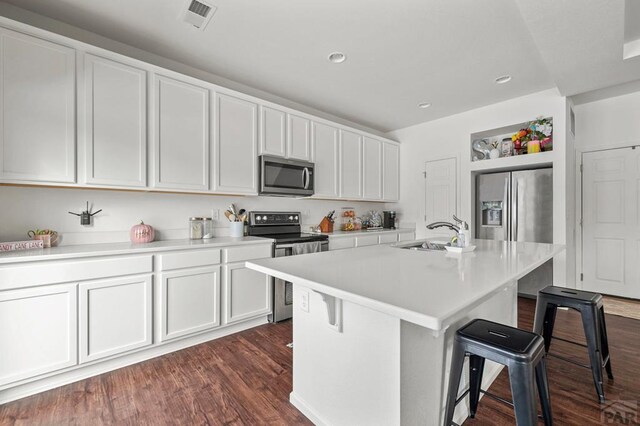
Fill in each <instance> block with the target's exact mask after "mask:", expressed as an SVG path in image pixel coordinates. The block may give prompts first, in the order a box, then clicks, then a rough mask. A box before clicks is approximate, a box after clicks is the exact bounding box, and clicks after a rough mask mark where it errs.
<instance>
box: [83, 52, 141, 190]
mask: <svg viewBox="0 0 640 426" xmlns="http://www.w3.org/2000/svg"><path fill="white" fill-rule="evenodd" d="M84 64H85V124H86V129H85V137H84V143H85V156H86V182H87V183H92V184H97V185H116V186H146V184H147V73H146V71H144V70H141V69H138V68H134V67H131V66H128V65H124V64H121V63H118V62H114V61H111V60H108V59H104V58H99V57H96V56H92V55H86V56H85V61H84Z"/></svg>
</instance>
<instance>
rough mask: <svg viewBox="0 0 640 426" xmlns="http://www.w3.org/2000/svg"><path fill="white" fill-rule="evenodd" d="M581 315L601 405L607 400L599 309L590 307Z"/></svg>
mask: <svg viewBox="0 0 640 426" xmlns="http://www.w3.org/2000/svg"><path fill="white" fill-rule="evenodd" d="M581 314H582V325H583V327H584V334H585V337H586V338H587V349H588V351H589V360H590V364H591V372H592V374H593V383H594V385H595V386H596V392H597V393H598V398H599V399H600V403H604V402H605V398H604V389H603V386H602V351H601V348H600V326H599V323H600V321H599V308H598V307H597V306H595V305H594V306H589V307H586V308H585V309H583V310H582V311H581Z"/></svg>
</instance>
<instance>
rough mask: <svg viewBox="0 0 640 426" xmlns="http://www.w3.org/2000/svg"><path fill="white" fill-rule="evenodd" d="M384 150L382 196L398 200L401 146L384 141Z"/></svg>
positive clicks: (389, 199)
mask: <svg viewBox="0 0 640 426" xmlns="http://www.w3.org/2000/svg"><path fill="white" fill-rule="evenodd" d="M382 145H383V151H382V164H383V166H382V181H383V187H382V198H383V199H384V200H385V201H398V199H399V198H400V146H399V145H396V144H393V143H388V142H384V143H383V144H382Z"/></svg>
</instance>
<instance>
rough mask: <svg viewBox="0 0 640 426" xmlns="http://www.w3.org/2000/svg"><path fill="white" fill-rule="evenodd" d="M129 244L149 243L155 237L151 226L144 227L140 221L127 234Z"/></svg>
mask: <svg viewBox="0 0 640 426" xmlns="http://www.w3.org/2000/svg"><path fill="white" fill-rule="evenodd" d="M129 236H130V237H131V242H132V243H134V244H141V243H150V242H151V241H153V239H154V238H155V236H156V232H155V231H154V230H153V227H152V226H151V225H145V224H144V222H143V221H140V223H139V224H138V225H134V226H133V227H132V228H131V232H130V233H129Z"/></svg>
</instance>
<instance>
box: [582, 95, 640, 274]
mask: <svg viewBox="0 0 640 426" xmlns="http://www.w3.org/2000/svg"><path fill="white" fill-rule="evenodd" d="M624 90H627V91H628V93H624V94H621V93H622V92H623V91H624ZM611 94H613V96H611V97H607V96H610V95H611ZM585 100H586V103H581V104H576V105H575V106H574V107H573V110H574V113H575V117H576V124H575V126H576V135H575V147H576V150H575V155H576V162H577V164H578V165H579V164H580V163H581V162H582V153H583V152H588V151H596V150H603V149H615V148H623V147H628V146H633V145H640V119H639V117H640V87H639V84H637V83H636V84H633V85H626V86H625V87H614V88H611V89H609V90H602V91H598V92H593V93H589V94H583V95H579V96H576V97H575V101H576V103H577V102H584V101H585ZM571 177H572V178H573V179H574V180H575V181H577V189H578V191H581V187H580V185H579V182H580V181H579V180H580V173H579V170H578V168H577V167H576V168H575V170H574V172H573V175H572V176H571ZM574 200H575V202H576V205H580V203H581V194H580V193H579V192H578V193H576V194H575V197H574ZM580 218H581V212H580V210H579V209H578V210H576V218H575V222H576V223H579V220H580ZM577 228H578V229H579V225H578V226H577ZM576 237H577V238H576V244H577V254H576V265H577V269H576V274H577V276H579V274H580V272H581V269H580V268H581V261H580V259H581V255H582V254H581V252H580V250H581V248H580V247H581V241H580V235H579V234H578V235H576ZM574 267H575V266H574Z"/></svg>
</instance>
